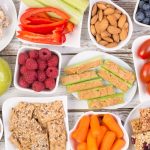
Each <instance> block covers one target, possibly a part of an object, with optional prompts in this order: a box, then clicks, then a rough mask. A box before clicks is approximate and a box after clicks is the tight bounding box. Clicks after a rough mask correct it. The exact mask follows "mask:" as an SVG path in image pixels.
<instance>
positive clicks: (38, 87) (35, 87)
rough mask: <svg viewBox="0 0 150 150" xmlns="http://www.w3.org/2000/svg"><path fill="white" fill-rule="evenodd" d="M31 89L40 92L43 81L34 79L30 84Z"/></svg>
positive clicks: (43, 86) (42, 88)
mask: <svg viewBox="0 0 150 150" xmlns="http://www.w3.org/2000/svg"><path fill="white" fill-rule="evenodd" d="M32 89H33V90H34V91H36V92H40V91H43V90H44V89H45V85H44V83H42V82H40V81H35V82H34V83H33V84H32Z"/></svg>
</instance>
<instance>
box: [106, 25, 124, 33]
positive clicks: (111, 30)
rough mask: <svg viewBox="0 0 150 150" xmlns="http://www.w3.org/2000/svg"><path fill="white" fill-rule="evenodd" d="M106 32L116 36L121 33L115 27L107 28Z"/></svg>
mask: <svg viewBox="0 0 150 150" xmlns="http://www.w3.org/2000/svg"><path fill="white" fill-rule="evenodd" d="M107 31H108V32H109V33H110V34H118V33H120V32H121V30H120V29H119V28H117V27H115V26H109V27H108V28H107Z"/></svg>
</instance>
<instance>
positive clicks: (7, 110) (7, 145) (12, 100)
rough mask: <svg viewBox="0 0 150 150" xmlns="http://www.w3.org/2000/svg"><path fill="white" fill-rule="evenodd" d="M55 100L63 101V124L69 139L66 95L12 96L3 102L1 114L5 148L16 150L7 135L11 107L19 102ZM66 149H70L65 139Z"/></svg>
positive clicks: (9, 133)
mask: <svg viewBox="0 0 150 150" xmlns="http://www.w3.org/2000/svg"><path fill="white" fill-rule="evenodd" d="M55 100H61V101H62V102H63V107H64V110H65V115H66V116H65V125H66V130H67V137H68V139H69V136H68V134H69V125H68V111H67V96H58V97H13V98H9V99H7V100H6V101H5V102H4V103H3V107H2V114H3V124H4V133H5V150H16V148H15V146H14V145H13V144H12V143H11V142H10V140H9V137H10V135H11V132H10V131H9V117H10V112H11V109H12V108H13V107H15V106H16V105H17V104H18V103H19V102H28V103H51V102H53V101H55ZM67 150H70V144H69V142H68V141H67Z"/></svg>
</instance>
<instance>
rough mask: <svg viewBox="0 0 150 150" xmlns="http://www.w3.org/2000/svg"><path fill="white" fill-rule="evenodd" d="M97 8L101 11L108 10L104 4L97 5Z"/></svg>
mask: <svg viewBox="0 0 150 150" xmlns="http://www.w3.org/2000/svg"><path fill="white" fill-rule="evenodd" d="M97 7H98V8H99V9H101V10H105V9H106V8H107V7H106V5H105V4H104V3H97Z"/></svg>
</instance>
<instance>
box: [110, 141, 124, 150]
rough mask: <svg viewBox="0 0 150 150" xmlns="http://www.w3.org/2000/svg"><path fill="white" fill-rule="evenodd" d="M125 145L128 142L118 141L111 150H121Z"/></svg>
mask: <svg viewBox="0 0 150 150" xmlns="http://www.w3.org/2000/svg"><path fill="white" fill-rule="evenodd" d="M125 143H126V142H125V141H124V140H123V139H118V140H116V141H115V143H114V144H113V146H112V148H111V150H121V149H122V148H123V146H124V145H125Z"/></svg>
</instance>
